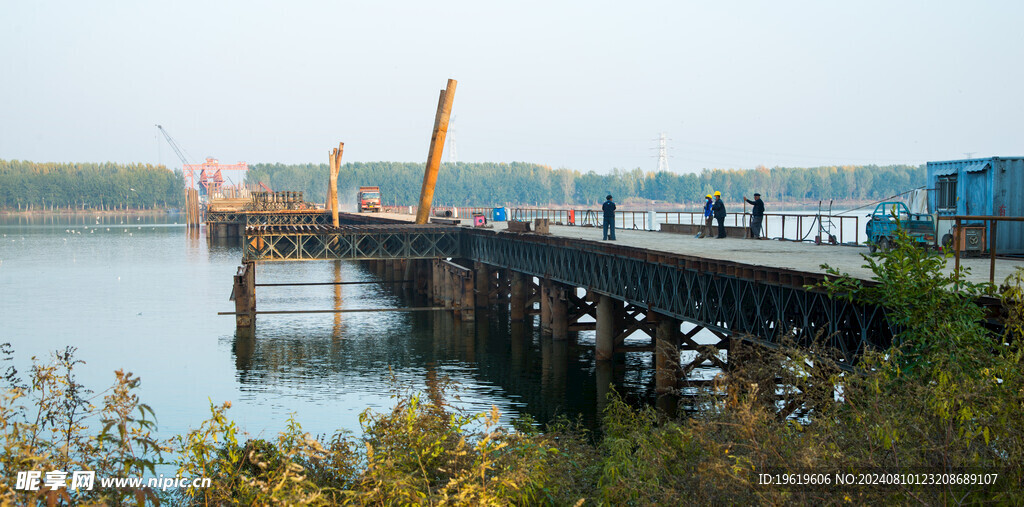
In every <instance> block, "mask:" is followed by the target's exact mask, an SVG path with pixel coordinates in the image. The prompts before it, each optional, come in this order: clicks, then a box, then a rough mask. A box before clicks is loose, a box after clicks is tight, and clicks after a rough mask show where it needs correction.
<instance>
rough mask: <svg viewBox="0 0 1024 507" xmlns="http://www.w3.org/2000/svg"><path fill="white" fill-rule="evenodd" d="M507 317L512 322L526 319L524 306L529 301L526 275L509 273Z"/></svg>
mask: <svg viewBox="0 0 1024 507" xmlns="http://www.w3.org/2000/svg"><path fill="white" fill-rule="evenodd" d="M509 274H510V276H509V278H510V280H509V283H510V290H509V292H510V294H509V317H510V318H511V319H512V321H513V322H521V321H523V320H525V319H526V305H527V301H529V296H530V287H529V285H528V284H527V278H526V275H525V274H523V273H521V272H519V271H511V270H510V271H509Z"/></svg>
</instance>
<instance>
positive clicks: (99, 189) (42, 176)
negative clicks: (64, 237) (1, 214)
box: [0, 160, 185, 211]
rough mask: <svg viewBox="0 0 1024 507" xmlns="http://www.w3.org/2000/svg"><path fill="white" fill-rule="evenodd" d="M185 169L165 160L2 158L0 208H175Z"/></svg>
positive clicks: (182, 189) (178, 203)
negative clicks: (163, 162)
mask: <svg viewBox="0 0 1024 507" xmlns="http://www.w3.org/2000/svg"><path fill="white" fill-rule="evenodd" d="M184 188H185V180H184V177H183V176H182V173H181V171H171V170H169V169H167V168H166V167H164V166H162V165H158V166H154V165H150V164H115V163H111V162H106V163H102V164H93V163H53V162H46V163H38V162H28V161H23V160H0V209H6V210H15V211H73V210H104V211H105V210H124V209H165V208H176V207H179V206H180V205H181V203H182V202H183V201H184Z"/></svg>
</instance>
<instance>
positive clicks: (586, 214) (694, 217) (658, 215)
mask: <svg viewBox="0 0 1024 507" xmlns="http://www.w3.org/2000/svg"><path fill="white" fill-rule="evenodd" d="M504 209H505V211H506V217H505V218H506V219H508V220H525V221H533V220H534V219H537V218H546V219H548V220H550V221H551V222H553V223H560V224H563V225H577V226H584V227H586V226H593V227H601V226H603V225H604V213H603V212H602V211H601V210H598V209H586V208H532V207H505V208H504ZM445 210H451V211H454V214H455V215H457V216H458V217H460V218H469V217H471V216H473V214H474V213H481V214H483V215H484V216H486V217H487V220H489V221H493V220H494V208H493V207H488V208H484V207H469V206H456V207H451V206H435V207H433V208H431V213H430V215H431V216H436V215H437V213H438V212H440V211H445ZM384 211H386V212H388V213H399V214H415V213H416V207H415V206H385V207H384ZM750 217H751V214H750V213H730V214H728V215H727V216H726V218H725V225H729V226H733V227H747V226H749V224H750ZM661 224H693V225H703V224H704V213H703V212H700V211H641V210H616V212H615V226H616V227H617V228H620V229H636V230H648V231H656V230H659V228H660V225H661ZM761 230H762V231H764V232H763V233H762V234H765V235H767V237H769V238H779V239H785V240H789V241H820V242H822V243H830V242H835V243H839V244H846V243H860V242H862V241H863V239H864V233H863V231H862V230H861V223H860V217H858V216H854V215H828V214H817V213H765V214H764V220H763V221H762V223H761Z"/></svg>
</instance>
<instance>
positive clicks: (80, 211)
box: [0, 208, 181, 217]
mask: <svg viewBox="0 0 1024 507" xmlns="http://www.w3.org/2000/svg"><path fill="white" fill-rule="evenodd" d="M178 214H181V211H180V210H178V209H177V208H166V209H163V208H157V209H128V210H117V211H111V210H106V211H104V210H95V209H84V210H83V209H78V210H67V209H61V210H32V211H25V210H22V211H18V210H5V209H0V216H22V217H30V216H31V217H44V216H80V215H141V216H146V215H178Z"/></svg>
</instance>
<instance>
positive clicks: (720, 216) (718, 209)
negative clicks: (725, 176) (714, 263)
mask: <svg viewBox="0 0 1024 507" xmlns="http://www.w3.org/2000/svg"><path fill="white" fill-rule="evenodd" d="M711 212H712V213H713V214H714V215H715V220H716V221H718V236H716V238H718V239H722V238H724V237H725V203H724V202H722V193H721V192H719V191H717V190H716V191H715V203H714V204H713V205H711Z"/></svg>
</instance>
